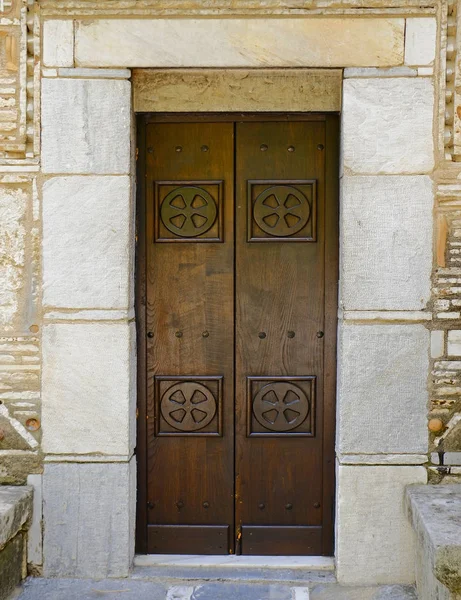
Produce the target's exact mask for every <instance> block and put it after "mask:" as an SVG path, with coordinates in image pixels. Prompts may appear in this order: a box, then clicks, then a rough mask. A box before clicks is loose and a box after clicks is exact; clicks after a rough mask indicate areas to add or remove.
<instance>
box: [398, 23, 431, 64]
mask: <svg viewBox="0 0 461 600" xmlns="http://www.w3.org/2000/svg"><path fill="white" fill-rule="evenodd" d="M436 45H437V21H436V19H433V18H411V19H407V22H406V28H405V64H406V65H420V66H427V65H432V64H433V62H434V60H435V49H436Z"/></svg>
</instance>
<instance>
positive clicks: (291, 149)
mask: <svg viewBox="0 0 461 600" xmlns="http://www.w3.org/2000/svg"><path fill="white" fill-rule="evenodd" d="M287 150H288V152H294V151H295V147H294V146H288V148H287Z"/></svg>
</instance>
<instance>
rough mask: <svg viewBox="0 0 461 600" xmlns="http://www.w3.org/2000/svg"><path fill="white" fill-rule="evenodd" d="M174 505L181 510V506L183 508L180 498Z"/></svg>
mask: <svg viewBox="0 0 461 600" xmlns="http://www.w3.org/2000/svg"><path fill="white" fill-rule="evenodd" d="M176 506H177V508H178V510H181V508H184V502H183V501H182V500H179V501H178V502H176Z"/></svg>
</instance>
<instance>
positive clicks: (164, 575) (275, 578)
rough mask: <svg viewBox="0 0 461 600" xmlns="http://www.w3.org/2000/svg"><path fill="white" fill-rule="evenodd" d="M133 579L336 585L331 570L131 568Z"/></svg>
mask: <svg viewBox="0 0 461 600" xmlns="http://www.w3.org/2000/svg"><path fill="white" fill-rule="evenodd" d="M131 577H132V579H135V580H144V581H156V580H159V579H161V580H168V581H171V580H180V581H191V582H198V581H200V582H201V581H210V582H211V581H220V582H234V581H240V582H243V581H245V582H247V583H263V582H264V583H271V584H277V583H284V584H293V585H295V584H296V585H307V584H311V583H335V582H336V578H335V575H334V573H333V572H331V571H311V570H305V569H289V568H281V569H274V568H255V567H252V568H250V567H180V566H158V567H134V569H133V572H132V574H131Z"/></svg>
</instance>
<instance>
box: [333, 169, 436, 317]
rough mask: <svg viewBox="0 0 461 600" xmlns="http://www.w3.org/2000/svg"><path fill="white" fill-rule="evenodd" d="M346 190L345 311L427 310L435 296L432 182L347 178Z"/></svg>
mask: <svg viewBox="0 0 461 600" xmlns="http://www.w3.org/2000/svg"><path fill="white" fill-rule="evenodd" d="M341 190H342V194H341V197H342V201H341V207H342V209H341V214H342V232H343V233H342V245H341V249H342V261H341V296H342V305H343V307H344V309H345V310H421V309H423V308H425V306H426V303H427V302H428V301H429V299H430V295H431V280H430V278H431V271H432V223H433V203H434V199H433V191H432V181H431V179H430V178H429V177H428V176H425V175H418V176H390V177H389V176H381V177H371V176H369V177H347V176H345V177H343V179H342V188H341Z"/></svg>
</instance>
